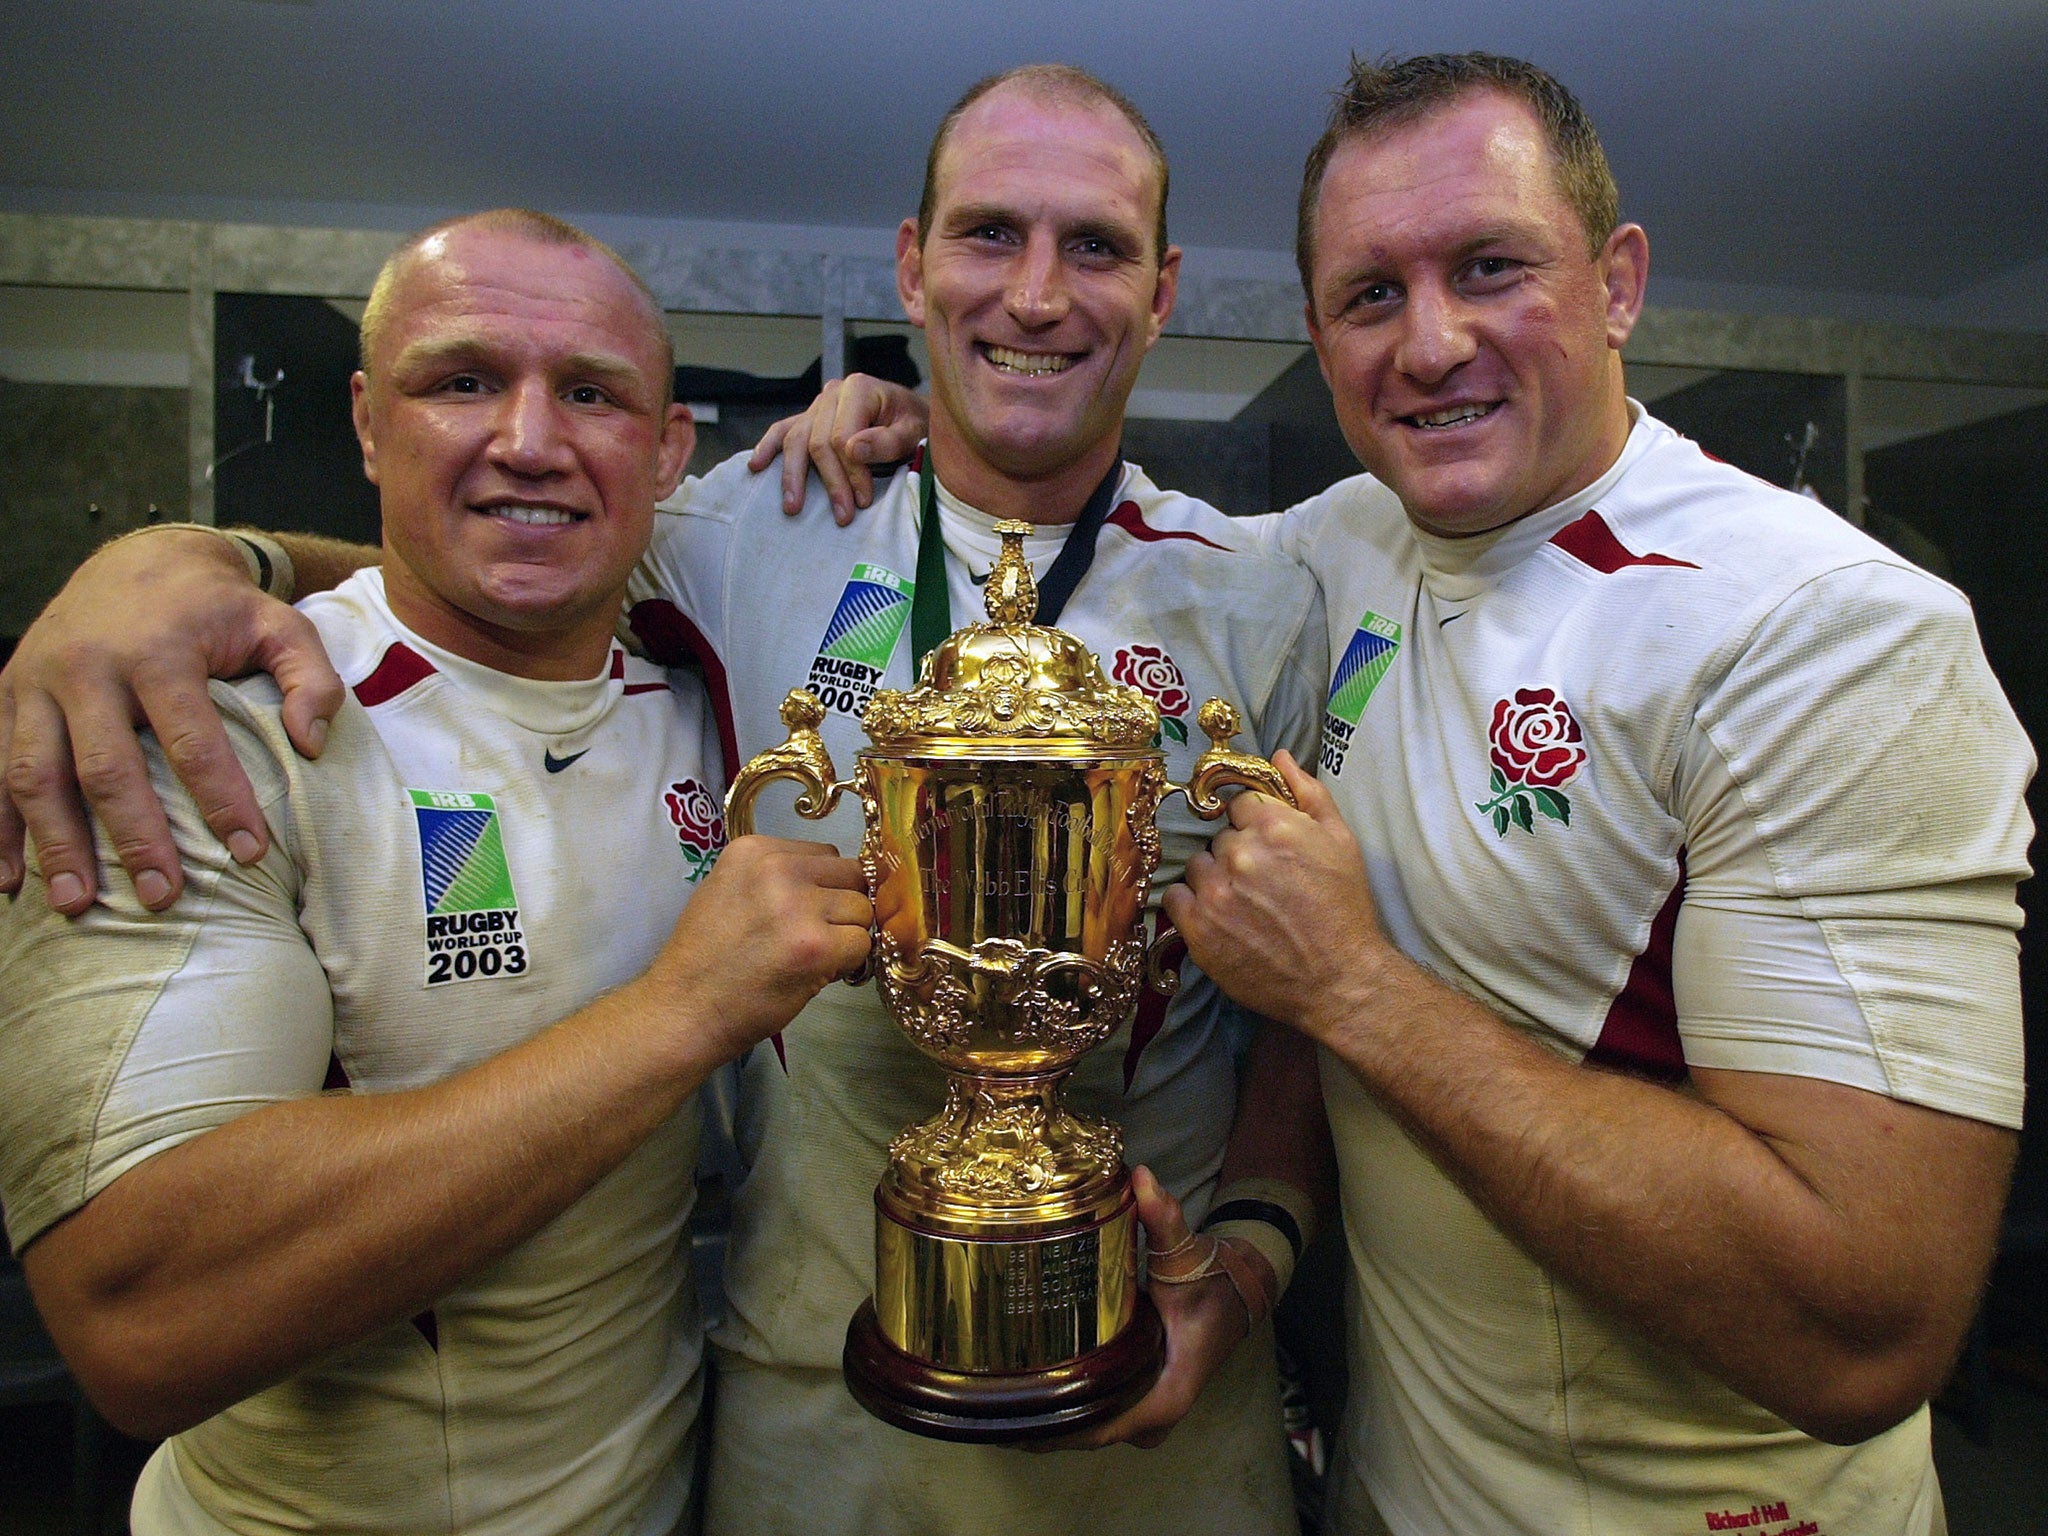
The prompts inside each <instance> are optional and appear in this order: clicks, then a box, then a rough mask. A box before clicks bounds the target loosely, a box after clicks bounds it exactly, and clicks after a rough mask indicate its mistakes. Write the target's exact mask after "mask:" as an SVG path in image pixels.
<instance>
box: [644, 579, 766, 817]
mask: <svg viewBox="0 0 2048 1536" xmlns="http://www.w3.org/2000/svg"><path fill="white" fill-rule="evenodd" d="M626 623H627V625H628V627H629V628H631V629H632V631H633V634H634V637H635V638H636V639H638V640H639V642H640V645H641V647H642V649H644V650H645V651H646V652H647V656H648V659H649V660H651V661H654V662H656V663H658V664H660V665H661V666H664V667H695V668H696V669H697V670H698V671H699V672H701V673H702V674H703V677H704V691H705V692H706V693H707V694H709V695H710V696H711V713H712V715H713V717H714V718H715V719H716V720H717V721H718V750H719V754H720V755H721V756H722V757H723V758H724V759H725V776H726V779H727V780H728V781H730V780H731V779H732V777H733V776H734V775H735V774H737V773H738V772H739V771H740V744H739V733H738V732H737V731H735V730H734V729H733V723H732V689H731V687H730V686H729V685H728V684H727V682H726V677H725V663H724V662H723V661H721V660H719V657H718V652H717V651H715V650H713V649H712V648H711V642H710V641H709V640H707V639H705V638H704V631H703V630H701V629H699V628H698V627H697V626H696V625H695V624H693V623H691V622H690V617H689V615H688V614H686V613H684V612H683V611H682V609H680V608H678V607H677V606H676V605H675V604H674V603H672V602H670V601H669V600H668V599H667V598H662V597H655V598H649V599H648V600H647V601H646V602H643V603H635V604H634V605H633V610H632V612H631V613H629V614H627V615H626ZM651 686H655V685H651V684H635V685H633V686H632V687H628V688H627V689H626V692H628V693H632V692H633V691H634V689H635V688H642V687H651Z"/></svg>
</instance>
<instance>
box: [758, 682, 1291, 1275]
mask: <svg viewBox="0 0 2048 1536" xmlns="http://www.w3.org/2000/svg"><path fill="white" fill-rule="evenodd" d="M786 707H787V706H785V708H786ZM785 718H786V717H785ZM1195 723H1196V724H1197V725H1199V726H1201V728H1202V731H1203V733H1204V734H1205V735H1206V736H1208V738H1209V746H1208V750H1207V751H1205V752H1203V753H1202V755H1201V756H1200V757H1198V758H1196V759H1195V768H1194V772H1192V773H1190V774H1189V775H1188V781H1187V783H1185V784H1169V785H1167V786H1166V793H1167V794H1168V795H1175V794H1177V795H1180V796H1181V797H1182V798H1183V799H1185V800H1186V801H1187V803H1188V809H1189V810H1191V811H1193V812H1194V813H1195V814H1196V815H1197V816H1199V817H1201V818H1202V820H1204V821H1214V820H1216V819H1217V818H1218V817H1220V816H1221V815H1223V813H1224V812H1225V811H1227V810H1229V809H1230V802H1229V801H1228V800H1225V799H1224V798H1223V797H1222V796H1221V795H1219V794H1218V793H1217V791H1218V790H1220V789H1223V788H1224V787H1226V786H1228V785H1231V784H1235V785H1238V786H1239V787H1241V788H1244V789H1251V790H1257V791H1258V792H1259V793H1260V794H1262V795H1271V796H1272V797H1273V798H1274V799H1275V800H1284V801H1285V802H1286V803H1287V804H1289V805H1295V800H1294V791H1293V790H1291V789H1289V788H1288V787H1287V781H1286V780H1285V779H1283V778H1282V777H1281V776H1280V770H1279V769H1278V768H1275V767H1274V766H1273V765H1272V764H1271V763H1269V762H1267V761H1266V759H1264V758H1263V757H1258V756H1255V755H1253V754H1252V753H1250V752H1239V751H1237V750H1236V749H1235V748H1233V747H1232V746H1231V745H1230V743H1231V742H1232V741H1233V740H1235V739H1236V736H1237V733H1238V732H1239V731H1241V730H1242V729H1244V724H1243V721H1242V720H1241V719H1240V718H1239V716H1238V713H1237V708H1236V706H1235V705H1231V704H1227V703H1225V702H1224V701H1223V700H1222V699H1211V700H1210V701H1209V702H1208V703H1206V704H1204V705H1203V706H1202V708H1201V711H1200V713H1198V714H1197V715H1196V716H1195ZM1162 803H1163V800H1162ZM1295 809H1297V810H1299V809H1300V807H1299V806H1298V805H1296V806H1295ZM1172 941H1173V935H1172V934H1171V933H1161V934H1160V935H1159V937H1158V938H1156V939H1154V940H1153V941H1152V947H1151V948H1150V949H1148V950H1147V951H1146V952H1145V983H1146V985H1147V986H1149V987H1151V988H1152V989H1153V990H1154V991H1156V992H1159V993H1161V994H1162V995H1164V996H1167V997H1171V996H1173V994H1174V993H1176V992H1178V991H1179V990H1180V968H1179V967H1178V966H1169V965H1168V964H1166V951H1167V946H1168V945H1169V944H1170V943H1172ZM1247 1305H1249V1303H1247Z"/></svg>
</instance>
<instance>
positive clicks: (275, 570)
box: [100, 523, 298, 603]
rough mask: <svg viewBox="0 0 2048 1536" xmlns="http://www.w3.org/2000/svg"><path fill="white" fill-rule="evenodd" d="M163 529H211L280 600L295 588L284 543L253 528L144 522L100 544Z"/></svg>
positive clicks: (288, 597)
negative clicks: (140, 525)
mask: <svg viewBox="0 0 2048 1536" xmlns="http://www.w3.org/2000/svg"><path fill="white" fill-rule="evenodd" d="M165 530H176V531H177V532H179V533H186V532H190V533H210V534H212V535H213V536H214V537H215V538H216V539H224V540H225V541H226V542H227V544H228V546H229V547H230V548H231V549H233V550H234V552H235V553H236V554H238V555H240V556H241V557H242V564H243V565H244V566H245V567H246V568H247V569H248V572H249V580H250V581H251V582H252V583H254V584H255V585H256V586H257V587H258V588H260V589H261V590H262V591H264V592H267V593H269V594H270V595H271V596H272V597H274V598H276V599H277V600H278V601H279V602H281V603H288V602H290V601H291V600H292V596H293V594H294V593H295V592H296V591H297V588H298V572H297V571H296V570H294V569H293V567H292V557H291V556H290V555H288V554H286V553H285V549H284V546H283V545H282V544H280V543H278V542H277V540H275V539H273V538H272V537H271V536H270V535H269V534H267V533H258V532H256V530H255V529H253V528H235V529H227V528H216V527H214V526H213V524H211V523H145V524H144V525H143V526H142V527H140V528H131V529H129V530H128V531H127V532H126V533H124V534H121V535H120V536H119V537H117V538H112V539H109V540H107V542H106V543H104V544H102V545H101V546H100V548H101V549H112V548H113V547H114V546H115V545H116V544H125V543H127V542H128V541H129V540H130V539H139V538H141V537H142V536H143V535H144V534H149V533H159V532H163V531H165Z"/></svg>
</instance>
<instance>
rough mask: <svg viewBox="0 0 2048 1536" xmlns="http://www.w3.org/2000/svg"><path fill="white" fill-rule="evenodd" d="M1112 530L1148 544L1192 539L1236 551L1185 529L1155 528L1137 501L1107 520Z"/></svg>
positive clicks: (1115, 512) (1118, 509)
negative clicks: (1121, 531) (1140, 510)
mask: <svg viewBox="0 0 2048 1536" xmlns="http://www.w3.org/2000/svg"><path fill="white" fill-rule="evenodd" d="M1106 521H1107V522H1108V523H1109V525H1110V526H1111V527H1112V528H1121V529H1123V531H1124V532H1125V533H1128V534H1129V535H1130V536H1131V537H1132V538H1134V539H1137V540H1139V541H1141V542H1142V543H1146V544H1164V543H1165V542H1166V541H1167V540H1169V539H1192V540H1193V541H1194V542H1195V543H1197V544H1206V545H1208V546H1209V547H1210V548H1211V549H1220V550H1222V551H1223V553H1224V554H1226V555H1230V554H1235V553H1236V551H1235V550H1232V549H1228V548H1225V547H1224V546H1223V545H1221V544H1218V543H1217V542H1216V541H1215V540H1214V539H1205V538H1203V537H1202V536H1201V535H1200V534H1199V533H1190V532H1188V531H1187V530H1186V529H1185V528H1154V527H1152V526H1151V525H1150V524H1149V523H1147V522H1146V521H1145V518H1144V515H1143V514H1142V513H1140V512H1139V511H1138V504H1137V503H1136V502H1135V501H1127V502H1124V503H1123V504H1122V505H1121V506H1119V507H1118V508H1117V509H1116V510H1115V511H1114V512H1112V513H1110V514H1109V517H1108V518H1107V519H1106Z"/></svg>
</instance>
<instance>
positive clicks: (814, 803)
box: [725, 688, 875, 987]
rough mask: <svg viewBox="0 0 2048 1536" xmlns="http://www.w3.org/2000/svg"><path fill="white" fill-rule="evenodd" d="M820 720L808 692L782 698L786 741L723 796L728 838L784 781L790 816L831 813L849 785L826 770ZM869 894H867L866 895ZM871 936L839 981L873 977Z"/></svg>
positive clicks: (813, 817)
mask: <svg viewBox="0 0 2048 1536" xmlns="http://www.w3.org/2000/svg"><path fill="white" fill-rule="evenodd" d="M824 718H825V706H824V705H823V704H820V703H819V702H818V696H817V695H816V694H815V693H812V692H811V691H810V690H809V689H808V688H792V689H790V690H789V692H788V693H787V694H785V695H784V696H783V700H782V723H783V724H784V725H786V726H788V727H789V740H787V741H785V742H784V743H783V744H782V745H781V746H779V747H770V748H769V749H768V750H767V751H766V752H757V753H755V754H754V755H753V756H752V757H750V758H748V759H747V762H746V766H745V767H743V768H741V769H740V771H739V772H738V773H736V774H735V775H733V781H732V788H730V789H728V790H727V791H726V792H725V827H726V835H727V836H728V837H745V836H747V835H748V834H750V833H751V832H752V831H753V830H754V801H755V800H756V798H758V797H759V795H760V793H761V791H762V790H764V789H766V788H767V787H768V786H769V785H770V784H772V783H774V782H775V781H776V780H777V779H789V780H791V781H792V782H794V783H796V784H799V785H801V786H803V793H802V794H800V795H798V796H797V797H796V813H797V815H799V816H801V817H803V818H804V819H805V820H806V821H820V820H822V819H823V818H825V817H826V816H829V815H831V814H832V807H833V806H835V805H837V804H838V803H839V796H840V794H841V792H842V791H844V790H847V789H850V788H852V785H850V784H846V783H842V782H840V780H839V773H838V770H837V769H835V768H834V767H833V766H832V754H831V753H830V752H829V751H827V750H826V748H825V739H824V738H823V737H822V736H820V735H819V734H818V725H819V723H820V722H821V721H823V720H824ZM868 894H869V895H870V896H873V895H874V892H873V891H870V892H869V893H868ZM874 973H875V972H874V948H873V944H872V935H871V941H870V946H869V949H868V955H867V958H866V959H864V960H862V961H861V963H860V964H859V965H857V966H855V967H854V968H853V969H852V970H851V971H849V972H847V973H846V974H845V975H844V976H842V977H840V978H839V979H840V980H841V981H843V982H845V983H847V985H849V986H856V987H857V986H860V985H861V984H862V983H864V982H866V981H867V980H868V979H869V978H870V977H872V976H873V975H874Z"/></svg>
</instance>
